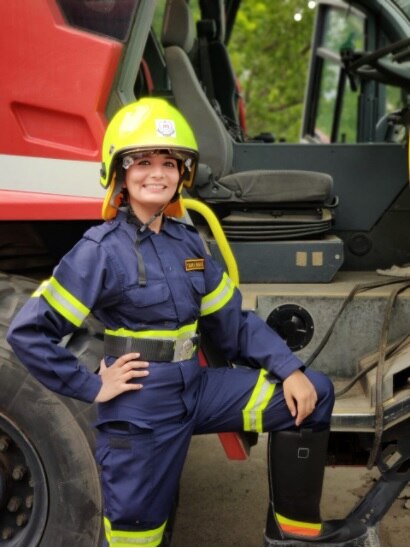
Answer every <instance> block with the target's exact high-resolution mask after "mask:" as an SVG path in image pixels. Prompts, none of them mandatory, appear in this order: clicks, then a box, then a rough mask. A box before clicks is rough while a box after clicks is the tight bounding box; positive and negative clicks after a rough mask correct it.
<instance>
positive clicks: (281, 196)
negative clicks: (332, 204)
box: [217, 170, 333, 204]
mask: <svg viewBox="0 0 410 548" xmlns="http://www.w3.org/2000/svg"><path fill="white" fill-rule="evenodd" d="M218 186H220V187H222V188H223V189H224V190H225V192H222V193H221V195H223V194H224V195H225V196H224V198H223V201H229V202H236V203H238V202H239V203H254V204H276V203H295V202H299V203H300V202H315V203H326V202H328V201H330V195H331V192H332V188H333V179H332V177H331V176H330V175H329V174H327V173H321V172H316V171H301V170H251V171H242V172H239V173H232V174H230V175H225V176H224V177H221V178H220V179H219V181H218ZM227 193H229V195H230V196H229V198H227ZM217 201H218V200H217Z"/></svg>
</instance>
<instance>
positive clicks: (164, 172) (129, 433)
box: [8, 98, 361, 546]
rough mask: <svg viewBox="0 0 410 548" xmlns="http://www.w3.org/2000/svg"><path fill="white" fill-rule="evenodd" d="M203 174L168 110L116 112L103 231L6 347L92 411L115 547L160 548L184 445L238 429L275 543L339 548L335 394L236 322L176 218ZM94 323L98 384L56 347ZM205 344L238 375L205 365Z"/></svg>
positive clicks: (254, 324)
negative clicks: (201, 357)
mask: <svg viewBox="0 0 410 548" xmlns="http://www.w3.org/2000/svg"><path fill="white" fill-rule="evenodd" d="M197 163H198V150H197V145H196V142H195V138H194V135H193V134H192V131H191V129H190V127H189V125H188V124H187V122H186V120H185V119H184V118H183V117H182V115H181V114H180V113H179V112H178V111H177V110H176V109H175V108H174V107H172V106H171V105H169V104H168V103H167V102H166V101H164V100H162V99H153V98H145V99H142V100H140V101H138V102H136V103H134V104H131V105H127V106H126V107H124V108H123V109H121V110H120V111H119V112H118V113H117V114H116V115H115V117H114V118H113V120H112V121H111V122H110V124H109V126H108V128H107V131H106V135H105V138H104V143H103V165H102V170H101V183H102V185H103V186H104V187H105V188H106V189H107V195H106V199H105V201H104V205H103V217H104V219H106V222H105V223H104V224H102V225H100V226H98V227H94V228H91V229H90V230H89V231H87V232H86V233H85V235H84V236H83V238H82V240H81V241H80V242H78V243H77V245H76V246H75V247H74V248H73V249H72V250H71V251H70V252H69V253H68V254H67V255H66V256H65V257H63V259H62V260H61V262H60V264H59V265H58V266H57V267H56V269H55V271H54V273H53V276H52V277H51V278H50V280H47V281H46V282H44V283H43V284H42V285H41V286H40V287H39V289H38V290H37V291H36V292H35V293H34V295H33V297H32V298H31V299H30V300H29V301H28V302H27V303H26V304H25V306H24V307H23V308H22V310H21V311H20V312H19V313H18V315H17V316H16V318H15V319H14V321H13V323H12V325H11V327H10V331H9V335H8V341H9V343H10V344H11V346H12V347H13V349H14V350H15V352H16V354H17V356H18V357H19V358H20V359H21V361H22V362H23V363H24V364H25V365H26V366H27V368H28V369H29V370H30V371H31V373H32V374H33V375H34V376H35V377H36V378H37V379H38V380H39V381H40V382H42V383H43V384H44V385H46V386H47V387H48V388H50V389H51V390H54V391H56V392H59V393H60V394H64V395H66V396H70V397H73V398H78V399H80V400H83V401H86V402H93V401H95V402H97V403H98V404H99V405H98V421H97V424H96V427H97V429H98V437H97V453H96V458H97V461H98V463H99V464H100V466H101V474H102V486H103V493H104V522H105V528H106V536H107V540H108V543H109V544H110V545H111V546H123V545H124V544H127V545H130V546H140V545H142V546H157V545H159V544H160V543H161V542H163V537H164V531H165V529H166V524H167V519H168V517H169V515H170V512H171V509H172V506H173V504H174V500H175V497H176V493H177V490H178V484H179V479H180V475H181V471H182V467H183V464H184V461H185V457H186V453H187V450H188V446H189V442H190V439H191V436H192V435H193V434H201V433H211V432H223V431H240V430H248V431H257V432H261V431H268V432H271V435H270V441H269V447H270V455H269V467H270V487H271V498H272V500H271V504H270V510H269V512H268V525H267V531H266V541H267V542H268V543H270V544H274V543H275V542H276V541H277V542H279V543H281V545H286V544H289V545H292V546H293V545H295V544H294V543H295V542H299V543H300V542H301V543H304V542H307V541H308V542H310V543H313V544H315V543H318V544H320V543H325V544H327V545H330V544H331V542H332V539H333V538H336V541H337V542H339V544H340V542H341V540H342V541H343V539H346V538H353V536H357V535H358V534H359V533H360V531H361V530H360V531H359V530H358V529H357V528H356V529H355V528H354V527H353V528H352V529H350V528H349V526H346V525H345V524H344V523H342V524H337V525H336V526H334V525H329V524H322V522H321V519H320V513H319V502H320V494H321V488H322V479H323V469H324V462H325V459H324V457H325V454H326V444H327V436H328V430H329V422H330V417H331V412H332V407H333V402H334V400H333V388H332V385H331V382H330V381H329V379H328V378H327V377H326V376H325V375H323V374H321V373H318V372H314V371H310V370H307V371H304V367H303V364H302V362H301V361H300V360H299V359H298V358H297V357H296V356H295V355H293V354H292V353H291V352H290V350H289V349H288V347H287V346H286V345H285V343H284V342H283V341H282V339H281V338H280V337H279V336H278V335H277V334H276V333H275V332H274V331H273V330H272V329H270V328H269V327H268V326H267V325H266V324H265V322H263V321H262V320H261V319H260V318H259V317H257V316H256V315H255V314H253V313H251V312H243V311H242V309H241V295H240V292H239V291H238V290H237V289H236V288H235V287H234V285H233V284H232V282H231V280H230V279H229V277H228V276H227V274H226V273H225V272H224V271H223V269H222V268H221V266H220V265H219V264H218V263H217V262H216V261H215V260H213V259H212V258H211V257H210V256H209V255H208V254H207V252H206V250H205V248H204V246H203V243H202V241H201V239H200V237H199V235H198V233H197V231H196V229H195V228H194V227H192V226H190V225H187V224H184V223H182V222H180V221H178V220H176V219H174V218H173V216H177V215H178V214H180V213H181V211H180V201H179V200H180V192H181V189H182V186H183V185H186V186H190V185H191V184H192V182H193V179H194V176H195V170H196V167H197ZM90 312H92V313H93V314H94V315H95V316H96V317H97V318H98V319H99V320H100V321H101V322H102V323H103V324H104V326H105V357H104V359H103V360H102V361H101V368H100V371H99V374H98V375H97V374H93V373H91V372H90V371H88V369H87V368H86V367H85V366H84V365H83V364H81V363H80V362H79V361H78V360H77V359H76V357H75V356H73V355H72V354H70V353H69V352H68V351H67V350H66V349H65V348H63V347H61V346H59V345H58V342H59V341H60V340H61V338H62V337H64V336H65V335H67V334H68V333H70V332H72V331H73V330H74V329H75V328H77V327H79V326H80V325H81V323H82V322H83V320H84V319H85V317H86V316H87V315H88V314H89V313H90ZM200 332H202V333H206V335H207V337H209V338H210V339H211V340H212V343H213V344H214V345H215V346H216V347H217V348H218V349H219V351H220V353H221V355H222V356H223V357H224V359H228V360H230V361H231V362H234V363H235V367H232V368H231V367H229V368H228V367H219V368H218V367H216V368H201V367H199V363H198V357H197V351H198V346H199V344H200V335H199V334H200ZM215 365H218V364H215ZM295 450H296V452H297V456H296V457H295ZM301 493H302V496H301ZM335 531H336V532H335ZM335 535H336V536H335ZM295 539H297V540H295ZM283 543H285V544H283Z"/></svg>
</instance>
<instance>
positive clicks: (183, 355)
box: [174, 339, 194, 362]
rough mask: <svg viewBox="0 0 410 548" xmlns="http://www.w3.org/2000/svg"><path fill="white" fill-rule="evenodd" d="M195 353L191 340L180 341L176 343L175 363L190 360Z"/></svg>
mask: <svg viewBox="0 0 410 548" xmlns="http://www.w3.org/2000/svg"><path fill="white" fill-rule="evenodd" d="M193 352H194V343H193V342H192V340H191V339H178V340H177V341H175V348H174V361H176V362H180V361H184V360H190V359H191V358H192V354H193Z"/></svg>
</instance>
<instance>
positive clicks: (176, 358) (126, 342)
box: [104, 334, 200, 362]
mask: <svg viewBox="0 0 410 548" xmlns="http://www.w3.org/2000/svg"><path fill="white" fill-rule="evenodd" d="M199 341H200V337H199V335H195V336H194V337H191V338H190V339H176V340H172V339H138V338H136V337H117V336H113V335H107V334H105V335H104V354H105V355H106V356H115V357H116V358H118V357H119V356H122V355H123V354H129V353H130V352H139V353H140V358H141V360H144V361H147V362H180V361H183V360H190V359H191V358H193V357H194V356H195V354H196V353H197V351H198V346H199Z"/></svg>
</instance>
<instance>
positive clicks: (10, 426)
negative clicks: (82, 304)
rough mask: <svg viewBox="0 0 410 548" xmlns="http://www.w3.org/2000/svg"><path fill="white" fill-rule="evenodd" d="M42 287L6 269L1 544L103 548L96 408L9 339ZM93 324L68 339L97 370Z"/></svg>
mask: <svg viewBox="0 0 410 548" xmlns="http://www.w3.org/2000/svg"><path fill="white" fill-rule="evenodd" d="M37 285H38V282H34V281H31V280H28V279H26V278H20V277H12V276H6V275H4V274H0V386H1V389H0V546H98V545H100V542H101V538H102V537H101V534H102V520H101V513H102V512H101V508H102V503H101V500H102V499H101V490H100V482H99V474H98V468H97V465H96V463H95V460H94V457H93V444H94V436H93V431H92V429H91V428H90V426H89V421H90V418H92V416H93V415H94V407H95V406H93V405H89V404H84V403H82V402H79V401H75V400H71V399H68V398H64V397H60V396H58V395H56V394H54V393H52V392H50V391H49V390H48V389H47V388H45V387H44V386H42V385H41V384H40V383H39V382H37V381H36V380H35V379H34V378H33V377H32V375H31V374H30V373H29V372H28V371H27V370H26V368H25V367H24V366H23V365H22V364H21V363H20V362H19V360H18V359H17V358H16V356H15V355H14V354H13V352H12V351H11V349H10V347H9V345H8V344H7V342H6V340H5V333H6V330H7V327H8V324H9V323H10V320H11V318H12V317H13V316H14V314H15V312H16V311H17V309H18V308H19V307H20V306H21V304H22V303H23V302H24V301H25V300H26V299H27V298H28V297H29V296H30V294H31V293H32V291H33V290H34V288H35V287H36V286H37ZM91 323H92V320H91ZM93 329H94V328H91V330H90V334H89V335H88V334H87V327H85V328H82V329H81V330H80V331H79V332H78V333H75V334H74V335H73V337H71V338H68V340H67V341H65V344H66V345H67V346H69V345H71V346H72V350H73V351H74V352H76V353H78V354H80V355H82V356H83V357H84V356H85V357H87V355H88V357H90V360H89V364H87V365H88V366H89V367H90V368H94V367H95V366H96V363H97V355H96V354H95V355H94V352H93V348H94V346H95V345H94V343H96V345H97V346H96V348H99V340H98V337H95V336H94V335H95V333H93ZM87 341H88V343H87Z"/></svg>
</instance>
